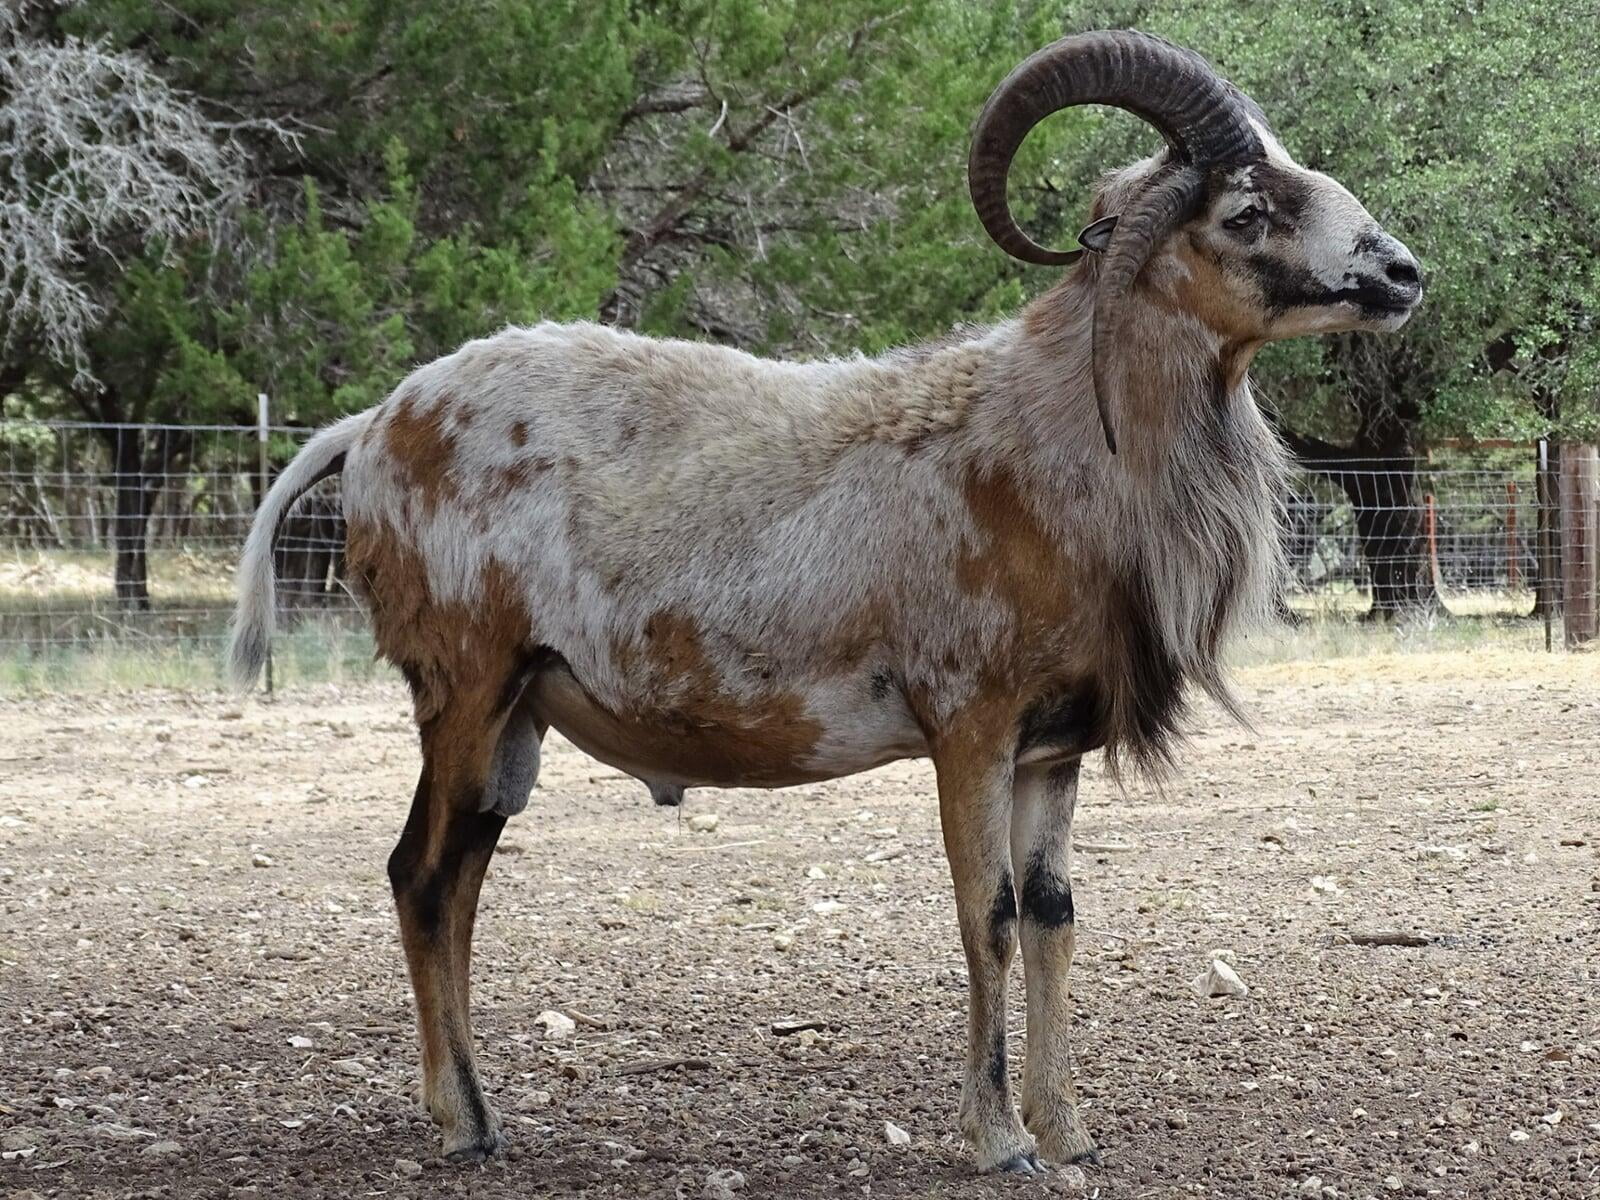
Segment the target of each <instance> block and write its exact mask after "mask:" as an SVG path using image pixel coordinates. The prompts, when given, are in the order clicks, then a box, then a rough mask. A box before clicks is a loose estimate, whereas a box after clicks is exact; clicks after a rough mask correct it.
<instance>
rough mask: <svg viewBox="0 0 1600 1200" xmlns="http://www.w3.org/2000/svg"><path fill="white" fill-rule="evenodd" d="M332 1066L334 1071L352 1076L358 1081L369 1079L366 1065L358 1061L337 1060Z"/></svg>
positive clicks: (350, 1059)
mask: <svg viewBox="0 0 1600 1200" xmlns="http://www.w3.org/2000/svg"><path fill="white" fill-rule="evenodd" d="M332 1066H333V1069H334V1070H335V1071H338V1072H339V1073H340V1074H341V1075H350V1076H353V1077H355V1078H357V1079H365V1078H366V1077H367V1068H366V1065H365V1064H364V1063H362V1062H361V1061H360V1060H358V1059H354V1058H340V1059H335V1060H334V1062H333V1064H332Z"/></svg>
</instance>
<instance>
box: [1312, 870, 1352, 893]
mask: <svg viewBox="0 0 1600 1200" xmlns="http://www.w3.org/2000/svg"><path fill="white" fill-rule="evenodd" d="M1311 890H1312V891H1314V892H1320V893H1321V894H1322V895H1324V896H1337V895H1338V894H1339V893H1340V892H1342V891H1344V889H1343V888H1342V887H1340V886H1339V884H1338V883H1337V881H1335V880H1334V878H1333V877H1332V876H1331V875H1313V876H1312V877H1311Z"/></svg>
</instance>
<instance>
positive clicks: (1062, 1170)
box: [1055, 1167, 1089, 1196]
mask: <svg viewBox="0 0 1600 1200" xmlns="http://www.w3.org/2000/svg"><path fill="white" fill-rule="evenodd" d="M1055 1185H1056V1190H1057V1191H1058V1192H1060V1193H1061V1194H1062V1195H1063V1196H1086V1195H1088V1194H1089V1177H1088V1176H1087V1175H1085V1174H1084V1173H1083V1168H1082V1167H1059V1168H1057V1169H1056V1172H1055Z"/></svg>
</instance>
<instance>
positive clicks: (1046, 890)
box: [1022, 854, 1073, 929]
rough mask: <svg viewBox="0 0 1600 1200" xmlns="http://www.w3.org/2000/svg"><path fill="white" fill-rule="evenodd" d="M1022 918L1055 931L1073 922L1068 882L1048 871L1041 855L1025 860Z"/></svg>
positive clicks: (1070, 885) (1070, 892)
mask: <svg viewBox="0 0 1600 1200" xmlns="http://www.w3.org/2000/svg"><path fill="white" fill-rule="evenodd" d="M1022 915H1023V918H1024V919H1025V920H1029V921H1036V922H1038V923H1039V924H1040V925H1043V926H1044V927H1045V928H1046V929H1059V928H1060V927H1061V926H1063V925H1071V924H1072V921H1073V913H1072V882H1071V881H1070V880H1066V879H1063V878H1061V876H1059V875H1057V874H1056V873H1055V872H1054V871H1052V870H1051V869H1050V866H1049V864H1048V863H1046V862H1045V859H1044V855H1042V854H1035V855H1034V856H1033V857H1032V858H1030V859H1029V860H1028V872H1027V874H1026V875H1025V876H1024V877H1023V880H1022Z"/></svg>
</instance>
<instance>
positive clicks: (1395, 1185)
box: [1383, 1175, 1405, 1192]
mask: <svg viewBox="0 0 1600 1200" xmlns="http://www.w3.org/2000/svg"><path fill="white" fill-rule="evenodd" d="M1383 1186H1384V1187H1386V1188H1388V1189H1389V1190H1390V1191H1391V1192H1398V1191H1399V1190H1400V1189H1401V1188H1402V1187H1404V1186H1405V1185H1404V1184H1402V1183H1401V1182H1400V1176H1398V1175H1385V1176H1384V1177H1383Z"/></svg>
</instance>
